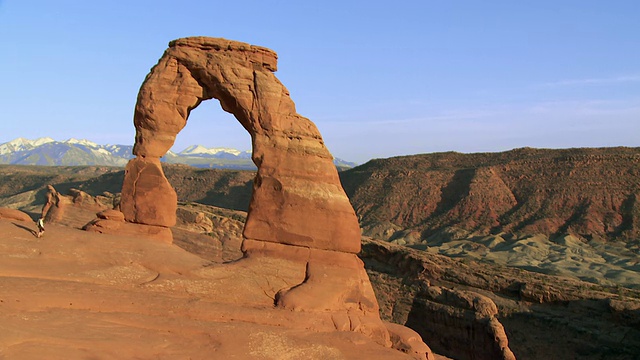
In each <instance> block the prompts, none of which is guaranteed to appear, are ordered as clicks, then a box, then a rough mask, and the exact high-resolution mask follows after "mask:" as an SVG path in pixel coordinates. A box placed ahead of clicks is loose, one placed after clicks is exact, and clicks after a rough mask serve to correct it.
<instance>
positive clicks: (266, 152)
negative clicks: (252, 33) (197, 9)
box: [90, 37, 391, 347]
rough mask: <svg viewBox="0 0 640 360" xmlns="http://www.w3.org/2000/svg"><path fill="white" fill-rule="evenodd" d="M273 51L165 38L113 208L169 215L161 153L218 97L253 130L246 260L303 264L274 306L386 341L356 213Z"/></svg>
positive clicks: (172, 197)
mask: <svg viewBox="0 0 640 360" xmlns="http://www.w3.org/2000/svg"><path fill="white" fill-rule="evenodd" d="M276 60H277V56H276V54H275V53H274V52H273V51H271V50H269V49H265V48H262V47H257V46H252V45H249V44H245V43H240V42H235V41H229V40H225V39H213V38H205V37H193V38H186V39H178V40H175V41H172V42H171V43H170V44H169V49H167V50H166V51H165V53H164V55H163V56H162V58H161V59H160V60H159V62H158V64H157V65H156V66H154V67H153V69H151V72H150V73H149V75H148V76H147V77H146V79H145V81H144V83H143V84H142V86H141V88H140V92H139V93H138V100H137V103H136V108H135V114H134V125H135V127H136V141H135V146H134V150H133V152H134V154H135V155H136V156H137V157H136V158H135V159H133V160H131V161H130V162H129V164H128V165H127V168H126V170H125V179H124V183H123V187H122V198H121V202H120V209H121V211H122V212H123V213H124V217H125V219H126V220H127V221H129V222H132V223H137V224H147V225H155V226H167V227H168V226H173V225H174V224H175V223H176V217H175V216H176V206H177V205H176V202H177V201H176V193H175V191H174V190H173V189H172V188H171V185H169V183H168V181H167V179H166V177H165V176H164V174H163V172H162V168H161V167H160V160H159V158H160V157H161V156H163V155H164V154H165V153H166V152H167V151H168V150H169V149H170V148H171V146H172V145H173V142H174V140H175V137H176V135H177V134H178V132H180V130H182V128H183V127H184V126H185V125H186V122H187V118H188V116H189V112H190V111H191V110H192V109H193V108H195V107H197V106H198V105H199V104H200V103H201V102H202V101H204V100H209V99H212V98H215V99H218V100H219V101H220V105H221V106H222V109H223V110H225V111H227V112H230V113H232V114H233V115H234V116H235V117H236V119H237V120H238V121H239V122H240V124H242V126H243V127H244V128H245V129H246V130H247V131H248V132H249V134H250V135H251V139H252V145H253V153H252V159H253V162H254V163H255V164H256V166H257V167H258V171H257V174H256V176H255V179H254V181H253V194H252V198H251V202H250V205H249V211H248V214H247V220H246V223H245V227H244V231H243V237H244V244H243V250H244V251H245V257H246V258H247V259H245V260H246V261H251V259H252V258H255V257H258V258H260V257H275V258H285V259H289V260H294V261H295V262H300V263H301V264H300V265H301V266H300V267H301V268H302V266H304V267H303V268H305V269H306V273H305V278H304V281H303V282H302V283H299V284H289V285H291V286H288V287H284V284H283V285H282V286H281V288H280V289H279V290H278V289H276V290H277V291H276V295H275V302H276V305H277V306H278V307H280V308H283V309H289V310H293V311H307V312H315V313H325V314H330V316H331V318H332V320H333V324H334V326H335V328H336V329H337V330H349V331H355V332H360V333H363V334H365V335H367V336H369V337H370V338H372V339H374V340H375V341H376V342H378V343H380V344H382V345H384V346H387V347H389V346H391V341H390V339H389V333H388V330H387V328H386V327H385V326H384V324H383V323H382V321H381V320H380V316H379V313H378V310H379V308H378V304H377V301H376V298H375V294H374V293H373V289H372V287H371V283H370V282H369V278H368V276H367V273H366V272H365V270H364V265H363V263H362V261H360V260H359V259H358V257H357V256H356V253H358V252H359V251H360V226H359V224H358V219H357V218H356V215H355V212H354V210H353V208H352V207H351V204H350V202H349V199H348V198H347V196H346V194H345V192H344V190H343V188H342V185H341V183H340V179H339V177H338V173H337V170H336V167H335V166H334V165H333V161H332V160H333V157H332V156H331V154H330V153H329V151H328V150H327V148H326V147H325V145H324V142H323V140H322V136H321V135H320V132H319V131H318V129H317V128H316V126H315V125H314V124H313V123H312V122H311V121H310V120H309V119H307V118H304V117H302V116H300V115H299V114H297V113H296V110H295V105H294V103H293V101H292V100H291V98H290V97H289V91H288V90H287V89H286V88H285V87H284V86H283V85H282V84H281V83H280V81H278V79H277V78H276V77H275V76H274V74H273V72H274V71H275V70H276ZM196 220H197V219H196ZM201 220H202V219H201ZM105 221H110V220H98V221H95V222H94V223H93V224H92V225H91V227H90V229H91V230H92V231H100V228H101V227H102V228H104V229H106V228H109V227H113V226H114V225H113V224H112V223H106V224H104V225H101V224H102V223H104V222H105ZM201 222H202V221H201ZM120 226H122V225H120ZM121 229H122V228H118V229H117V230H118V231H121ZM238 266H240V265H238Z"/></svg>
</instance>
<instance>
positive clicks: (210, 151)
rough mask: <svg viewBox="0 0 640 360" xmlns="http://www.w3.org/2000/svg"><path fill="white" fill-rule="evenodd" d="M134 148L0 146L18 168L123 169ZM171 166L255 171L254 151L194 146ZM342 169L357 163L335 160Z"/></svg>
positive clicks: (84, 143)
mask: <svg viewBox="0 0 640 360" xmlns="http://www.w3.org/2000/svg"><path fill="white" fill-rule="evenodd" d="M132 150H133V146H131V145H99V144H96V143H94V142H91V141H88V140H78V139H73V138H72V139H69V140H66V141H56V140H54V139H52V138H50V137H43V138H39V139H36V140H29V139H25V138H17V139H14V140H11V141H9V142H6V143H3V144H0V164H15V165H45V166H46V165H49V166H55V165H65V166H75V165H106V166H124V165H126V164H127V162H128V161H129V160H130V159H131V158H133V154H132ZM161 160H162V161H163V162H166V163H170V164H187V165H191V166H195V167H201V168H216V169H242V170H255V168H256V167H255V165H254V164H253V161H251V151H240V150H236V149H229V148H207V147H205V146H202V145H191V146H189V147H187V148H186V149H184V150H182V151H181V152H179V153H174V152H172V151H169V152H168V153H167V154H166V155H165V156H164V157H163V158H162V159H161ZM334 163H335V165H336V166H337V167H338V168H339V169H347V168H352V167H354V166H356V164H355V163H352V162H347V161H344V160H341V159H334Z"/></svg>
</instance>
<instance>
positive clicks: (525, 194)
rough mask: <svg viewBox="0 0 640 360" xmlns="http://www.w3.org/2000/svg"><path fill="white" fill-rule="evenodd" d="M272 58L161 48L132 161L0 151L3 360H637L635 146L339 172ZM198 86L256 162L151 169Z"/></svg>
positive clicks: (216, 44) (186, 45) (431, 158)
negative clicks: (34, 161) (1, 156)
mask: <svg viewBox="0 0 640 360" xmlns="http://www.w3.org/2000/svg"><path fill="white" fill-rule="evenodd" d="M276 60H277V56H276V55H275V53H274V52H272V51H271V50H269V49H266V48H262V47H258V46H253V45H249V44H245V43H239V42H234V41H229V40H225V39H214V38H204V37H194V38H184V39H178V40H175V41H172V42H171V43H170V45H169V48H168V49H167V51H166V52H165V53H164V55H163V56H162V58H161V59H160V61H159V62H158V64H157V65H156V66H155V67H154V68H153V69H152V71H151V73H150V74H149V75H148V76H147V78H146V79H145V82H144V83H143V85H142V87H141V89H140V93H139V96H138V102H137V105H136V110H135V116H134V124H135V127H136V136H135V145H134V147H133V148H132V149H131V150H132V152H133V155H134V156H133V157H131V158H130V160H128V163H127V165H126V168H123V167H120V166H104V165H100V166H32V165H0V232H2V234H3V236H1V237H0V290H1V291H0V359H5V358H6V359H43V358H46V359H122V358H129V359H412V358H413V359H447V358H451V359H516V358H517V359H620V360H622V359H636V358H638V356H639V354H640V181H639V179H640V148H629V147H611V148H574V149H562V150H551V149H533V148H521V149H515V150H511V151H507V152H499V153H476V154H461V153H455V152H447V153H433V154H422V155H413V156H403V157H393V158H388V159H375V160H371V161H369V162H367V163H365V164H362V165H360V166H356V167H353V168H351V169H348V170H343V171H340V172H338V169H337V168H336V164H335V163H334V159H333V157H332V156H331V154H330V153H329V151H328V150H327V148H326V147H325V144H324V142H323V140H322V137H321V135H320V133H319V131H318V129H317V128H316V127H315V125H314V124H313V123H312V122H311V121H310V120H309V119H306V118H304V117H302V116H300V115H298V114H297V113H296V111H295V106H294V104H293V101H292V100H291V99H290V98H289V93H288V90H286V88H284V86H283V85H282V84H281V83H280V82H279V81H278V79H277V78H275V76H274V75H273V72H274V71H275V70H276V69H277V64H276ZM209 99H214V101H216V100H215V99H217V100H218V101H219V102H220V105H221V107H222V108H223V109H224V110H225V111H227V112H230V113H232V114H233V115H234V116H235V117H236V119H238V121H239V122H240V123H241V125H242V126H243V127H244V128H245V129H246V130H247V131H248V132H249V133H250V135H251V137H252V142H253V143H252V145H253V152H252V154H251V157H252V161H253V163H254V164H255V165H256V168H257V170H246V169H244V168H243V169H242V170H233V169H204V168H197V167H193V166H189V165H184V164H167V163H161V162H160V158H161V157H163V156H165V154H166V153H167V151H168V150H169V149H170V148H171V145H172V144H173V141H174V140H175V136H176V134H177V133H178V132H179V131H180V130H181V129H182V128H183V127H184V126H185V125H186V119H187V117H188V115H189V112H190V111H191V110H192V109H193V108H194V107H196V106H198V105H199V104H200V103H201V102H202V101H205V100H209ZM41 216H43V217H44V219H45V233H44V236H43V237H37V236H36V226H35V223H34V221H35V220H37V219H38V218H40V217H41Z"/></svg>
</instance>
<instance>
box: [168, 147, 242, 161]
mask: <svg viewBox="0 0 640 360" xmlns="http://www.w3.org/2000/svg"><path fill="white" fill-rule="evenodd" d="M178 154H179V155H181V156H199V157H216V158H229V157H239V158H244V159H250V158H251V151H240V150H236V149H229V148H218V147H217V148H207V147H204V146H202V145H191V146H189V147H187V148H186V149H184V150H182V151H180V152H179V153H178Z"/></svg>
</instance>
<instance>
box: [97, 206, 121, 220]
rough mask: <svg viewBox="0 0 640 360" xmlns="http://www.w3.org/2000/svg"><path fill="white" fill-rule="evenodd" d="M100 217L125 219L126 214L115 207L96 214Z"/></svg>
mask: <svg viewBox="0 0 640 360" xmlns="http://www.w3.org/2000/svg"><path fill="white" fill-rule="evenodd" d="M96 216H97V217H98V219H106V220H115V221H124V214H123V213H121V212H120V211H118V210H115V209H107V210H104V211H101V212H99V213H97V214H96Z"/></svg>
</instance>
